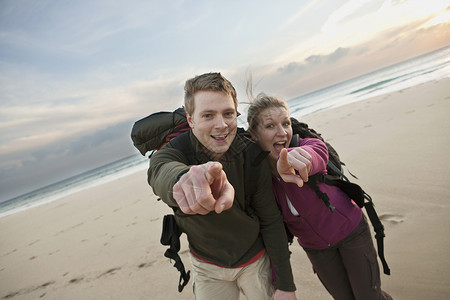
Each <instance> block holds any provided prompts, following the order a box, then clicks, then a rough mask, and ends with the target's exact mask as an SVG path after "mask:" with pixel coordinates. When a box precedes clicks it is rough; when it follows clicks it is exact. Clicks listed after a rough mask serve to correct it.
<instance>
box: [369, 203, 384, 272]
mask: <svg viewBox="0 0 450 300" xmlns="http://www.w3.org/2000/svg"><path fill="white" fill-rule="evenodd" d="M364 207H365V208H366V212H367V215H368V216H369V219H370V222H371V223H372V226H373V229H374V231H375V239H376V240H377V249H378V256H379V257H380V260H381V263H382V264H383V273H384V274H386V275H391V270H390V269H389V266H388V264H387V262H386V259H385V258H384V242H383V239H384V237H385V234H384V226H383V224H382V223H381V221H380V218H378V215H377V212H376V211H375V207H374V206H373V202H372V201H370V200H369V201H368V202H365V203H364Z"/></svg>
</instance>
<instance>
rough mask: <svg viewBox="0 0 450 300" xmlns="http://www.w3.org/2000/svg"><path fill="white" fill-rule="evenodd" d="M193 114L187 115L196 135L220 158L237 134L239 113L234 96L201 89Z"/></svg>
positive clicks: (214, 156) (211, 154) (212, 155)
mask: <svg viewBox="0 0 450 300" xmlns="http://www.w3.org/2000/svg"><path fill="white" fill-rule="evenodd" d="M194 101H195V108H194V113H193V115H187V120H188V122H189V126H190V127H191V128H192V132H193V133H194V135H195V137H196V138H197V139H198V140H199V141H200V143H202V145H203V146H205V147H206V148H207V149H208V150H209V151H210V152H211V153H209V155H210V156H211V158H213V159H216V160H217V159H219V158H220V157H222V155H223V154H224V153H225V152H227V151H228V149H229V148H230V145H231V143H232V141H233V139H234V137H235V136H236V131H237V115H236V108H235V107H234V102H233V98H232V97H231V96H230V95H226V94H224V93H220V92H212V91H200V92H197V93H196V94H195V95H194Z"/></svg>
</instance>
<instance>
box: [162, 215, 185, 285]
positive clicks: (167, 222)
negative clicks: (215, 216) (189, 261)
mask: <svg viewBox="0 0 450 300" xmlns="http://www.w3.org/2000/svg"><path fill="white" fill-rule="evenodd" d="M180 235H181V232H180V231H179V230H178V225H177V223H176V221H175V216H174V215H165V216H164V219H163V231H162V234H161V244H163V245H165V246H170V248H169V249H167V250H166V252H165V253H164V256H165V257H167V258H170V259H173V260H174V261H175V263H174V267H175V268H176V269H177V270H178V271H179V272H180V279H179V281H178V292H180V293H181V291H183V288H184V287H185V286H186V285H187V284H188V282H189V279H190V277H191V276H190V273H191V271H187V273H186V270H185V269H184V265H183V262H182V261H181V258H180V256H179V255H178V251H180Z"/></svg>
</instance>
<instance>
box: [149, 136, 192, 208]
mask: <svg viewBox="0 0 450 300" xmlns="http://www.w3.org/2000/svg"><path fill="white" fill-rule="evenodd" d="M188 171H189V166H188V162H187V159H186V157H185V156H184V155H183V153H182V152H181V151H179V150H177V149H174V148H172V147H171V146H170V144H167V145H165V146H164V147H163V148H161V149H160V150H158V151H156V152H155V153H154V154H153V155H152V157H151V158H150V166H149V169H148V172H147V181H148V183H149V184H150V186H151V187H152V189H153V192H154V194H155V195H158V196H159V197H161V199H162V200H163V201H164V202H165V203H166V204H168V205H169V206H177V203H176V201H175V200H174V199H173V186H174V185H175V183H177V181H178V179H179V178H180V177H181V175H183V174H184V173H186V172H188Z"/></svg>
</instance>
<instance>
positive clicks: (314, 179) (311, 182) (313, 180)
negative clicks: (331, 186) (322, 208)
mask: <svg viewBox="0 0 450 300" xmlns="http://www.w3.org/2000/svg"><path fill="white" fill-rule="evenodd" d="M320 175H322V174H315V175H312V176H309V178H308V181H307V182H305V183H306V184H307V185H308V186H309V187H310V188H311V189H312V190H313V191H314V192H316V195H317V197H319V199H321V200H322V201H323V203H324V204H325V205H326V206H327V207H328V208H329V209H330V211H334V209H335V207H334V206H333V205H332V204H331V203H330V198H329V197H328V195H327V193H324V192H322V191H321V190H320V188H319V185H318V182H319V180H318V178H319V177H320Z"/></svg>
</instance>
